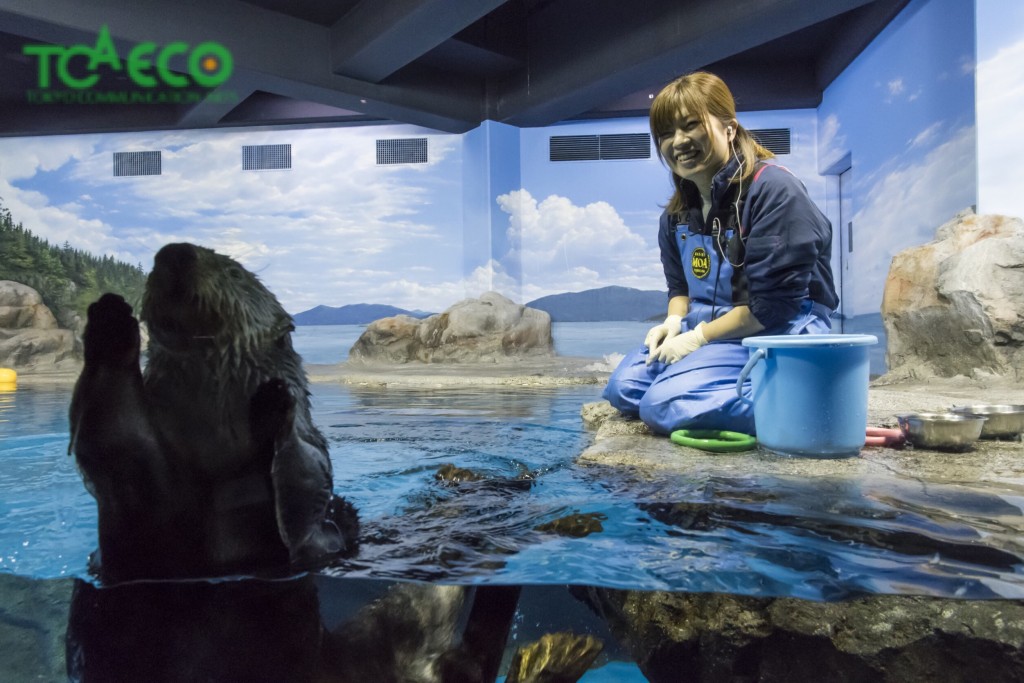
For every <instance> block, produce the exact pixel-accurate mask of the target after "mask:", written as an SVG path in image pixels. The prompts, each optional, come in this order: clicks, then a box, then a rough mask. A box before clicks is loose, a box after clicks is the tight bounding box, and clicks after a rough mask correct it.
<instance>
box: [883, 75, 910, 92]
mask: <svg viewBox="0 0 1024 683" xmlns="http://www.w3.org/2000/svg"><path fill="white" fill-rule="evenodd" d="M886 88H887V89H888V91H889V95H890V96H892V97H895V96H897V95H900V94H902V93H903V91H904V90H905V89H906V86H905V85H904V84H903V79H902V78H894V79H893V80H891V81H889V82H888V83H886Z"/></svg>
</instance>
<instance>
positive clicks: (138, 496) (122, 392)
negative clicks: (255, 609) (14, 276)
mask: <svg viewBox="0 0 1024 683" xmlns="http://www.w3.org/2000/svg"><path fill="white" fill-rule="evenodd" d="M140 317H141V319H142V321H143V322H145V323H146V326H147V328H148V331H149V346H148V358H147V361H146V364H145V370H144V371H142V370H140V362H139V360H140V335H139V323H138V321H137V320H136V319H135V318H134V317H132V309H131V307H130V306H129V305H128V304H127V303H126V302H125V301H124V300H123V299H122V298H121V297H119V296H117V295H114V294H105V295H103V297H101V298H100V299H99V300H98V301H97V302H95V303H93V304H92V305H91V306H89V310H88V321H87V324H86V328H85V333H84V335H83V344H84V354H85V364H84V367H83V369H82V373H81V375H80V376H79V378H78V381H77V383H76V385H75V390H74V394H73V396H72V401H71V408H70V423H71V444H70V447H69V451H70V452H72V453H74V455H75V457H76V460H77V463H78V466H79V469H80V471H81V473H82V476H83V480H84V481H85V484H86V487H87V488H88V490H89V491H90V493H92V495H93V496H94V497H95V499H96V502H97V507H98V512H99V563H98V567H95V568H96V569H98V571H99V573H100V576H102V577H103V578H105V579H108V580H123V579H134V578H161V577H163V578H166V577H187V576H210V575H218V574H225V573H233V572H245V571H250V570H259V569H262V568H272V567H278V566H288V565H291V566H308V565H309V564H311V563H315V562H319V561H322V560H323V559H325V558H328V557H330V556H334V555H351V554H352V553H353V552H354V551H355V548H356V539H357V536H358V521H357V514H356V511H355V509H354V508H353V507H352V505H351V504H349V503H348V502H346V501H345V500H344V499H342V498H339V497H337V496H335V495H334V494H333V490H332V484H333V481H332V477H333V475H332V469H331V461H330V458H329V455H328V450H327V441H326V439H325V438H324V436H323V435H322V434H321V433H320V431H319V430H318V429H317V428H316V426H314V424H313V422H312V419H311V417H310V405H309V391H308V388H307V380H306V376H305V373H304V371H303V368H302V364H301V358H300V357H299V355H298V354H297V353H296V352H295V350H294V349H293V348H292V343H291V332H292V330H294V326H293V324H292V320H291V318H290V317H289V316H288V314H287V313H286V312H285V310H284V309H283V308H282V307H281V305H280V304H279V303H278V301H277V299H276V298H275V297H274V295H273V294H271V293H270V292H269V291H268V290H267V289H266V288H265V287H264V286H263V285H262V284H261V283H260V281H259V280H258V279H257V277H256V276H255V275H253V274H252V273H250V272H249V271H247V270H246V269H245V268H243V267H242V266H241V265H240V264H238V263H237V262H236V261H234V260H232V259H230V258H228V257H227V256H224V255H222V254H218V253H216V252H214V251H212V250H210V249H207V248H204V247H200V246H196V245H192V244H170V245H167V246H165V247H163V248H162V249H161V250H160V251H159V252H158V253H157V255H156V258H155V260H154V265H153V270H152V272H151V273H150V275H149V278H148V280H147V282H146V290H145V294H144V296H143V301H142V310H141V315H140Z"/></svg>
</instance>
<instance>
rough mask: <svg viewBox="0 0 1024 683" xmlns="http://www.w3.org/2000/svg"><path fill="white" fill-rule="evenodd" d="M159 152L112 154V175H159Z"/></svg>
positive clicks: (160, 170) (160, 169) (160, 168)
mask: <svg viewBox="0 0 1024 683" xmlns="http://www.w3.org/2000/svg"><path fill="white" fill-rule="evenodd" d="M161 172H162V167H161V156H160V152H114V175H115V176H134V175H160V173H161Z"/></svg>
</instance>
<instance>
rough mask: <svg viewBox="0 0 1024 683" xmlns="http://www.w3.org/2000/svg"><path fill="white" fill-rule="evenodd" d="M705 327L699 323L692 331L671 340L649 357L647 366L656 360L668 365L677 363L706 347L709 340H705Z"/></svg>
mask: <svg viewBox="0 0 1024 683" xmlns="http://www.w3.org/2000/svg"><path fill="white" fill-rule="evenodd" d="M703 327H704V323H699V324H698V325H697V327H695V328H693V329H692V330H689V331H688V332H684V333H683V334H680V335H677V336H675V337H673V338H672V339H669V340H668V341H666V342H665V343H664V344H662V345H661V346H660V347H658V350H657V352H654V351H652V352H651V353H650V354H649V355H648V356H647V364H648V365H650V364H651V363H653V362H654V361H656V360H657V361H660V362H662V363H668V364H671V363H675V362H676V361H677V360H679V359H681V358H684V357H686V356H688V355H690V354H691V353H693V352H694V351H696V350H697V349H699V348H700V347H702V346H704V345H705V344H707V343H708V340H707V339H705V338H704V330H703Z"/></svg>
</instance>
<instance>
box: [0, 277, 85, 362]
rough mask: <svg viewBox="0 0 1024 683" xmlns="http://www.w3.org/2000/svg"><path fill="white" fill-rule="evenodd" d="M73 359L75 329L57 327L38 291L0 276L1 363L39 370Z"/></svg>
mask: <svg viewBox="0 0 1024 683" xmlns="http://www.w3.org/2000/svg"><path fill="white" fill-rule="evenodd" d="M75 362H76V361H75V337H74V333H73V332H71V330H63V329H60V328H59V327H58V325H57V319H56V318H55V317H54V316H53V313H51V312H50V309H49V308H47V307H46V305H45V304H44V303H43V298H42V297H41V296H40V295H39V292H37V291H36V290H34V289H32V288H31V287H29V286H27V285H23V284H21V283H18V282H13V281H11V280H0V366H3V367H9V368H14V369H17V370H39V369H51V368H62V367H64V366H67V365H69V364H73V363H75Z"/></svg>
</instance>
